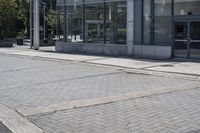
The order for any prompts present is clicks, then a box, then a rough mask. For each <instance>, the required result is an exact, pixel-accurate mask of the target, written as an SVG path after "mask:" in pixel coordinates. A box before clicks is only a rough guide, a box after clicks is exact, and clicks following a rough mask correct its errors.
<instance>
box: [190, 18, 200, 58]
mask: <svg viewBox="0 0 200 133" xmlns="http://www.w3.org/2000/svg"><path fill="white" fill-rule="evenodd" d="M190 38H191V44H190V57H191V58H200V21H190Z"/></svg>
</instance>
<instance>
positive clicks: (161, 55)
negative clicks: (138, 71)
mask: <svg viewBox="0 0 200 133" xmlns="http://www.w3.org/2000/svg"><path fill="white" fill-rule="evenodd" d="M171 53H172V51H171V46H153V45H134V56H137V57H145V58H154V59H169V58H171Z"/></svg>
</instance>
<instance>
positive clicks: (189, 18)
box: [56, 0, 200, 59]
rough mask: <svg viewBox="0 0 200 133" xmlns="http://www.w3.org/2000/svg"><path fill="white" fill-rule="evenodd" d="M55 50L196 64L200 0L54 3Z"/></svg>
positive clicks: (74, 0) (73, 0)
mask: <svg viewBox="0 0 200 133" xmlns="http://www.w3.org/2000/svg"><path fill="white" fill-rule="evenodd" d="M57 9H58V17H57V34H58V36H59V41H57V43H56V50H57V51H60V52H78V53H89V54H106V55H116V56H118V55H128V56H139V57H148V58H163V59H167V58H173V57H183V58H200V0H57Z"/></svg>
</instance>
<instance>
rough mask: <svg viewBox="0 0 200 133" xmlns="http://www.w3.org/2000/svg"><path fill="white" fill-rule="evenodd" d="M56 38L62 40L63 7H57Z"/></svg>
mask: <svg viewBox="0 0 200 133" xmlns="http://www.w3.org/2000/svg"><path fill="white" fill-rule="evenodd" d="M57 12H58V15H57V38H58V39H59V40H62V41H63V40H64V25H65V24H64V23H65V22H64V7H62V6H60V7H57Z"/></svg>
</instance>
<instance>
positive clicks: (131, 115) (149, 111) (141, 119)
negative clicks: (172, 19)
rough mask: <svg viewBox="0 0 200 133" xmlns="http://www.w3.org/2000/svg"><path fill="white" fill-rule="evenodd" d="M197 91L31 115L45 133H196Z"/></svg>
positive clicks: (199, 105)
mask: <svg viewBox="0 0 200 133" xmlns="http://www.w3.org/2000/svg"><path fill="white" fill-rule="evenodd" d="M199 114H200V89H194V90H189V91H183V92H174V93H168V94H163V95H159V96H151V97H145V98H137V99H133V100H126V101H121V102H116V103H110V104H105V105H99V106H90V107H84V108H78V109H70V110H65V111H59V112H56V113H53V114H45V115H36V116H31V117H29V119H30V120H31V121H32V122H33V123H35V124H36V125H38V126H39V127H40V128H42V129H43V130H44V131H46V132H47V133H197V132H198V133H199V132H200V115H199Z"/></svg>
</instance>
